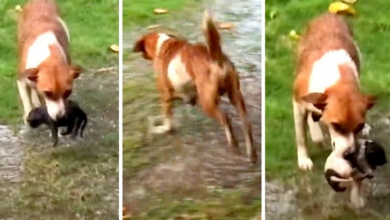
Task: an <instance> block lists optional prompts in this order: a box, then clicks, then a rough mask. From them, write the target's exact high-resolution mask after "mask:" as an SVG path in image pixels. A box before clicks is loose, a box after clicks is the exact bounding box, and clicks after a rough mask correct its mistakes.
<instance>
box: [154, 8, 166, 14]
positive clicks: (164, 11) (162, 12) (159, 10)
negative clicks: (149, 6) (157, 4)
mask: <svg viewBox="0 0 390 220" xmlns="http://www.w3.org/2000/svg"><path fill="white" fill-rule="evenodd" d="M153 12H154V13H155V14H165V13H168V10H167V9H163V8H156V9H154V11H153Z"/></svg>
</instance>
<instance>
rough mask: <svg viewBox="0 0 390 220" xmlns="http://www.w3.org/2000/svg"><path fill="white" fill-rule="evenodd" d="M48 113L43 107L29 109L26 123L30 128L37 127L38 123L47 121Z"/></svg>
mask: <svg viewBox="0 0 390 220" xmlns="http://www.w3.org/2000/svg"><path fill="white" fill-rule="evenodd" d="M48 117H49V116H48V113H47V110H46V109H45V108H44V107H39V108H34V109H33V110H31V111H30V113H29V114H28V117H27V123H28V125H29V126H30V127H32V128H37V127H39V126H40V125H42V124H44V123H47V121H48Z"/></svg>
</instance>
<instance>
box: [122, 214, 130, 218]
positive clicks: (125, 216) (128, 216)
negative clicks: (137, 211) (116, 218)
mask: <svg viewBox="0 0 390 220" xmlns="http://www.w3.org/2000/svg"><path fill="white" fill-rule="evenodd" d="M130 217H131V216H130V215H124V216H123V217H122V219H130Z"/></svg>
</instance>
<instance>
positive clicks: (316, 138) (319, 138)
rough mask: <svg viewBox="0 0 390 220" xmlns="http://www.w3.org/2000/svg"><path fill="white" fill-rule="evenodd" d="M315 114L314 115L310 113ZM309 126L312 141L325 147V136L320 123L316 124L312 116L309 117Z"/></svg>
mask: <svg viewBox="0 0 390 220" xmlns="http://www.w3.org/2000/svg"><path fill="white" fill-rule="evenodd" d="M310 114H313V113H310ZM307 124H308V125H309V132H310V137H311V140H312V141H313V143H314V144H317V145H323V144H324V134H323V133H322V129H321V126H320V123H319V122H315V121H314V120H313V117H312V115H310V116H309V117H307Z"/></svg>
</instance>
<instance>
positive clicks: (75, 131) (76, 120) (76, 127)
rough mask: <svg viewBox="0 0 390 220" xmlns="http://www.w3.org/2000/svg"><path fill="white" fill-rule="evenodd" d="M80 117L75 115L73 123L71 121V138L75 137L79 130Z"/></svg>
mask: <svg viewBox="0 0 390 220" xmlns="http://www.w3.org/2000/svg"><path fill="white" fill-rule="evenodd" d="M81 123H82V121H81V119H80V118H79V117H76V119H75V121H74V123H73V129H72V135H71V138H73V139H74V138H76V137H77V133H78V131H79V128H80V126H81Z"/></svg>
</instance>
